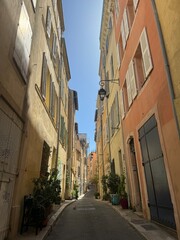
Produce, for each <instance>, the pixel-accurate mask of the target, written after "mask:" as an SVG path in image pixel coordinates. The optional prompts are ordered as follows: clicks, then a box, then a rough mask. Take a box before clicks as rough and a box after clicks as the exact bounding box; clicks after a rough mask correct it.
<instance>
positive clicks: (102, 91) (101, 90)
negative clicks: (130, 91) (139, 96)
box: [98, 79, 119, 101]
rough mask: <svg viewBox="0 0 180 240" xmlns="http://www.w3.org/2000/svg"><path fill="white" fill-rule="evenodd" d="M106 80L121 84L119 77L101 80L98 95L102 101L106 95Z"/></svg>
mask: <svg viewBox="0 0 180 240" xmlns="http://www.w3.org/2000/svg"><path fill="white" fill-rule="evenodd" d="M104 82H112V83H116V84H119V79H111V80H108V79H106V80H101V81H100V82H99V85H100V86H101V88H100V89H99V91H98V95H99V97H100V100H101V101H103V100H104V98H105V96H106V90H105V89H104V88H103V86H104Z"/></svg>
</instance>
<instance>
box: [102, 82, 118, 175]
mask: <svg viewBox="0 0 180 240" xmlns="http://www.w3.org/2000/svg"><path fill="white" fill-rule="evenodd" d="M104 82H111V83H116V84H119V79H111V80H109V79H106V80H101V81H100V82H99V85H100V86H101V88H100V89H99V91H98V95H99V98H100V100H101V101H104V98H105V97H106V96H107V95H106V90H105V89H104V88H103V86H104ZM107 113H109V110H108V102H107ZM107 119H108V136H109V163H110V169H111V144H110V122H109V118H107ZM101 127H102V117H101ZM103 164H104V161H103ZM111 171H112V169H111Z"/></svg>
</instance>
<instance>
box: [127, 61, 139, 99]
mask: <svg viewBox="0 0 180 240" xmlns="http://www.w3.org/2000/svg"><path fill="white" fill-rule="evenodd" d="M128 72H129V81H130V86H131V96H132V99H134V98H135V97H136V95H137V88H136V79H135V74H134V65H133V61H131V62H130V64H129V69H128Z"/></svg>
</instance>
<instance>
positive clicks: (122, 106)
mask: <svg viewBox="0 0 180 240" xmlns="http://www.w3.org/2000/svg"><path fill="white" fill-rule="evenodd" d="M119 103H120V113H121V118H124V116H125V111H124V98H123V91H122V89H121V90H120V94H119Z"/></svg>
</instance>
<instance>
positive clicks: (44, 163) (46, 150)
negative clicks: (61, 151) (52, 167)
mask: <svg viewBox="0 0 180 240" xmlns="http://www.w3.org/2000/svg"><path fill="white" fill-rule="evenodd" d="M50 153H51V150H50V147H49V145H48V144H47V143H46V142H45V141H44V144H43V149H42V159H41V170H40V173H41V174H42V175H44V176H45V175H46V173H47V171H48V163H49V156H50Z"/></svg>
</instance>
